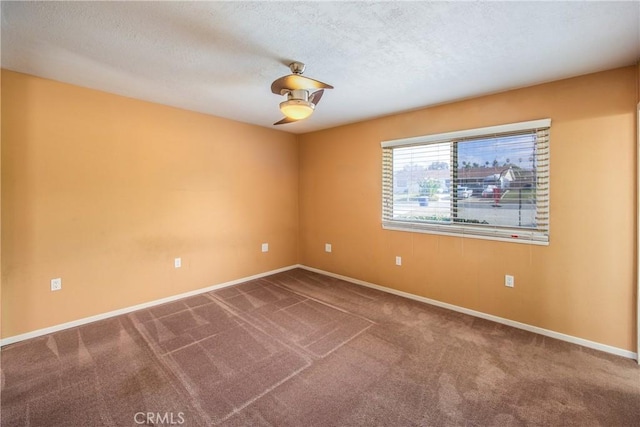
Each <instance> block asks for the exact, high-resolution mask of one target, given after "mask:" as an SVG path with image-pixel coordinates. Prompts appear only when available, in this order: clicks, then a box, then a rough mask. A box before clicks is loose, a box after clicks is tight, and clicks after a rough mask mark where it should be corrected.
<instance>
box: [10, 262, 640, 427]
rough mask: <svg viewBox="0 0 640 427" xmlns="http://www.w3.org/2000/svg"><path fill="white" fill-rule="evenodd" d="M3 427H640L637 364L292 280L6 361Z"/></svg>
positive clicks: (302, 274)
mask: <svg viewBox="0 0 640 427" xmlns="http://www.w3.org/2000/svg"><path fill="white" fill-rule="evenodd" d="M1 356H2V365H1V368H2V392H1V395H0V399H1V401H2V402H1V403H2V407H1V409H2V411H1V421H2V426H30V427H33V426H74V427H75V426H100V425H105V426H135V425H156V426H159V425H185V426H200V425H203V426H204V425H224V426H245V425H246V426H323V427H324V426H492V425H495V426H515V425H549V426H568V425H576V426H593V425H602V426H638V425H640V368H639V367H638V365H637V364H636V362H635V361H633V360H628V359H624V358H620V357H616V356H612V355H609V354H606V353H602V352H598V351H595V350H590V349H586V348H583V347H580V346H576V345H572V344H568V343H564V342H561V341H557V340H554V339H551V338H546V337H543V336H540V335H536V334H532V333H529V332H525V331H521V330H518V329H514V328H510V327H508V326H504V325H500V324H496V323H493V322H489V321H485V320H481V319H477V318H474V317H469V316H466V315H463V314H459V313H455V312H451V311H447V310H444V309H440V308H437V307H432V306H429V305H425V304H422V303H419V302H415V301H412V300H408V299H404V298H401V297H398V296H395V295H390V294H386V293H384V292H380V291H376V290H373V289H369V288H365V287H361V286H358V285H354V284H350V283H347V282H344V281H340V280H337V279H333V278H330V277H326V276H323V275H319V274H316V273H311V272H309V271H305V270H300V269H297V270H291V271H288V272H285V273H280V274H276V275H273V276H269V277H267V278H263V279H258V280H254V281H251V282H247V283H244V284H240V285H237V286H233V287H228V288H224V289H220V290H218V291H214V292H209V293H206V294H201V295H198V296H195V297H191V298H187V299H184V300H180V301H177V302H172V303H169V304H165V305H161V306H156V307H154V308H151V309H147V310H141V311H137V312H135V313H131V314H128V315H124V316H120V317H116V318H111V319H107V320H104V321H100V322H96V323H92V324H88V325H85V326H81V327H78V328H74V329H68V330H65V331H61V332H57V333H54V334H51V335H47V336H43V337H39V338H35V339H32V340H28V341H23V342H20V343H16V344H13V345H9V346H6V347H4V348H3V349H2V353H1Z"/></svg>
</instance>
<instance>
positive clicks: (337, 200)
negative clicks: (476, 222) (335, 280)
mask: <svg viewBox="0 0 640 427" xmlns="http://www.w3.org/2000/svg"><path fill="white" fill-rule="evenodd" d="M636 73H637V67H635V66H633V67H626V68H621V69H616V70H612V71H607V72H602V73H597V74H592V75H587V76H583V77H577V78H572V79H568V80H562V81H557V82H553V83H548V84H544V85H539V86H534V87H529V88H525V89H519V90H513V91H509V92H505V93H500V94H496V95H491V96H485V97H482V98H477V99H472V100H467V101H463V102H457V103H453V104H448V105H442V106H438V107H433V108H427V109H423V110H419V111H413V112H408V113H404V114H398V115H394V116H389V117H384V118H381V119H377V120H371V121H367V122H362V123H357V124H353V125H349V126H343V127H339V128H334V129H329V130H326V131H320V132H315V133H310V134H306V135H303V136H301V138H300V217H299V218H300V243H299V246H300V260H299V261H300V263H302V264H304V265H307V266H310V267H315V268H319V269H322V270H326V271H331V272H334V273H338V274H342V275H345V276H349V277H353V278H357V279H360V280H364V281H368V282H372V283H375V284H379V285H382V286H387V287H391V288H394V289H398V290H402V291H405V292H410V293H413V294H417V295H421V296H424V297H427V298H432V299H436V300H439V301H442V302H446V303H450V304H455V305H458V306H461V307H466V308H469V309H472V310H478V311H481V312H484V313H489V314H492V315H496V316H500V317H503V318H507V319H512V320H515V321H519V322H523V323H527V324H530V325H534V326H538V327H542V328H546V329H550V330H553V331H557V332H561V333H565V334H569V335H573V336H577V337H581V338H584V339H587V340H592V341H595V342H599V343H604V344H608V345H612V346H615V347H619V348H623V349H627V350H630V351H636V347H635V299H634V286H635V285H634V280H635V275H634V259H635V248H634V244H635V226H636V224H635V222H636V220H635V203H636V178H635V159H636V148H635V114H636V113H635V111H636V102H637V100H636V95H637V92H636V86H637V84H638V81H637V74H636ZM541 118H551V119H552V127H551V223H550V230H551V232H550V242H551V243H550V245H549V246H532V245H525V244H516V243H505V242H495V241H487V240H476V239H463V238H459V237H448V236H437V235H428V234H417V233H407V232H398V231H390V230H383V229H382V228H381V154H382V152H381V148H380V141H383V140H390V139H398V138H406V137H412V136H418V135H425V134H432V133H439V132H448V131H454V130H461V129H468V128H476V127H483V126H491V125H498V124H505V123H513V122H519V121H527V120H534V119H541ZM325 243H332V244H333V252H332V253H326V252H324V244H325ZM395 256H402V261H403V265H402V266H401V267H398V266H396V265H395ZM505 274H512V275H514V276H515V288H513V289H509V288H506V287H505V286H504V275H505Z"/></svg>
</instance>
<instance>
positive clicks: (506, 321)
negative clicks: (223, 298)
mask: <svg viewBox="0 0 640 427" xmlns="http://www.w3.org/2000/svg"><path fill="white" fill-rule="evenodd" d="M294 268H302V269H305V270H308V271H313V272H315V273H319V274H324V275H326V276H330V277H334V278H336V279H341V280H344V281H347V282H350V283H354V284H356V285H361V286H366V287H368V288H373V289H377V290H379V291H383V292H387V293H390V294H394V295H398V296H401V297H405V298H409V299H412V300H416V301H420V302H423V303H426V304H431V305H434V306H437V307H442V308H446V309H448V310H452V311H457V312H459V313H464V314H468V315H470V316H474V317H479V318H481V319H486V320H491V321H493V322H497V323H501V324H503V325H507V326H512V327H514V328H518V329H523V330H525V331H529V332H533V333H536V334H540V335H544V336H547V337H551V338H556V339H559V340H562V341H566V342H570V343H573V344H578V345H581V346H583V347H588V348H592V349H595V350H600V351H604V352H606V353H611V354H615V355H617V356H622V357H626V358H628V359H634V360H638V354H637V353H634V352H632V351H629V350H625V349H621V348H618V347H613V346H610V345H606V344H601V343H598V342H595V341H589V340H586V339H583V338H578V337H574V336H572V335H567V334H563V333H560V332H555V331H551V330H549V329H544V328H539V327H537V326H532V325H528V324H526V323H520V322H516V321H514V320H509V319H505V318H502V317H498V316H494V315H492V314H487V313H483V312H481V311H475V310H470V309H468V308H464V307H459V306H457V305H453V304H448V303H445V302H441V301H437V300H433V299H430V298H425V297H421V296H419V295H414V294H410V293H408V292H403V291H399V290H396V289H392V288H387V287H385V286H380V285H376V284H373V283H369V282H365V281H363V280H359V279H354V278H352V277H347V276H342V275H340V274H335V273H331V272H329V271H324V270H320V269H317V268H313V267H308V266H306V265H301V264H295V265H290V266H288V267H283V268H279V269H276V270H271V271H267V272H264V273H259V274H255V275H253V276H249V277H243V278H241V279H236V280H232V281H229V282H224V283H219V284H217V285H212V286H208V287H206V288H200V289H196V290H194V291H189V292H185V293H182V294H178V295H172V296H170V297H166V298H161V299H158V300H155V301H149V302H145V303H142V304H137V305H134V306H131V307H125V308H121V309H118V310H114V311H109V312H107V313H102V314H97V315H95V316H90V317H85V318H83V319H78V320H74V321H71V322H67V323H62V324H59V325H54V326H50V327H48V328H43V329H38V330H35V331H32V332H27V333H25V334H20V335H14V336H12V337H7V338H4V339H1V340H0V347H2V346H5V345H8V344H13V343H16V342H20V341H24V340H27V339H30V338H36V337H39V336H42V335H46V334H51V333H54V332H58V331H62V330H64V329H69V328H74V327H76V326H82V325H85V324H87V323H91V322H96V321H98V320H103V319H108V318H110V317H115V316H120V315H122V314H127V313H131V312H132V311H136V310H142V309H145V308H150V307H153V306H156V305H160V304H165V303H168V302H172V301H176V300H179V299H182V298H186V297H191V296H194V295H199V294H202V293H205V292H210V291H213V290H216V289H221V288H225V287H227V286H233V285H237V284H240V283H243V282H247V281H249V280H254V279H259V278H262V277H266V276H270V275H272V274H276V273H282V272H284V271H289V270H293V269H294Z"/></svg>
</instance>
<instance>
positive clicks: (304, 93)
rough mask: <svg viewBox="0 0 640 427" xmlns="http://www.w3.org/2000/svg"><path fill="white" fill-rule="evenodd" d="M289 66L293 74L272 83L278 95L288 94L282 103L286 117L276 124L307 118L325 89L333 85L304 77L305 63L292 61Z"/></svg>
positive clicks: (281, 107)
mask: <svg viewBox="0 0 640 427" xmlns="http://www.w3.org/2000/svg"><path fill="white" fill-rule="evenodd" d="M289 68H290V69H291V72H292V73H293V74H289V75H288V76H283V77H280V78H279V79H276V80H275V81H274V82H273V83H271V92H273V93H275V94H276V95H286V97H287V100H286V101H283V102H281V103H280V111H282V114H284V115H285V117H284V118H283V119H282V120H280V121H279V122H276V123H274V125H282V124H285V123H292V122H296V121H298V120H302V119H306V118H307V117H309V116H310V115H311V113H313V111H314V110H315V108H316V105H318V102H320V98H322V94H323V93H324V90H325V89H333V86H331V85H328V84H326V83H322V82H320V81H318V80H314V79H310V78H309V77H304V76H303V75H302V73H304V64H303V63H302V62H292V63H291V64H289Z"/></svg>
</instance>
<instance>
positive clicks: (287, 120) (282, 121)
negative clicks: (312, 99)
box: [274, 117, 298, 125]
mask: <svg viewBox="0 0 640 427" xmlns="http://www.w3.org/2000/svg"><path fill="white" fill-rule="evenodd" d="M297 121H298V120H297V119H292V118H290V117H285V118H283V119H282V120H280V121H279V122H275V123H274V125H284V124H287V123H293V122H297Z"/></svg>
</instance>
